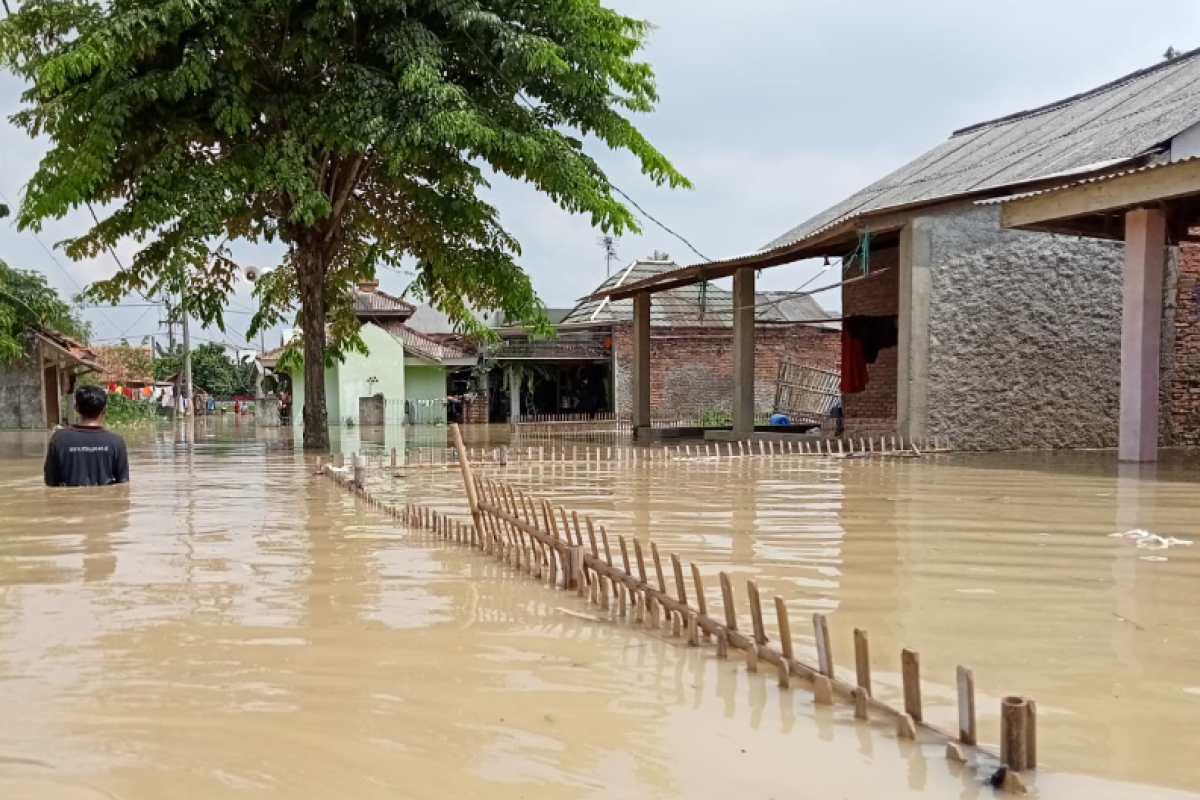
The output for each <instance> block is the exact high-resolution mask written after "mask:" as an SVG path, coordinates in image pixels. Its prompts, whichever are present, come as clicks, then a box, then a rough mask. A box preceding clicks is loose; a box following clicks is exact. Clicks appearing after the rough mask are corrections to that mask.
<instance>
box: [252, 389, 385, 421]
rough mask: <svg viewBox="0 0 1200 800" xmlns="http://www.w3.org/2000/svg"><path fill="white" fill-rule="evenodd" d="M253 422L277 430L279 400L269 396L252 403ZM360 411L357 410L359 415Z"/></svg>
mask: <svg viewBox="0 0 1200 800" xmlns="http://www.w3.org/2000/svg"><path fill="white" fill-rule="evenodd" d="M254 405H255V409H254V421H255V423H256V424H257V425H258V426H259V427H260V428H278V427H279V426H280V424H281V423H280V420H279V398H278V397H275V396H274V395H271V396H270V397H261V398H259V399H258V400H255V401H254ZM361 413H362V411H361V409H360V410H359V414H360V415H361Z"/></svg>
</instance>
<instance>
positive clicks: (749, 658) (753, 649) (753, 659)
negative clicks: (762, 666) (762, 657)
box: [746, 643, 758, 672]
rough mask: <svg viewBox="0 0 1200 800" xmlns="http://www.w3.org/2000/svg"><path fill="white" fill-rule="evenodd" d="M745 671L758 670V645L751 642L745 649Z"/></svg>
mask: <svg viewBox="0 0 1200 800" xmlns="http://www.w3.org/2000/svg"><path fill="white" fill-rule="evenodd" d="M746 671H747V672H758V645H756V644H753V643H751V644H750V649H749V650H747V651H746Z"/></svg>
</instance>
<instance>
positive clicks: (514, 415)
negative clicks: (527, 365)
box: [508, 364, 521, 425]
mask: <svg viewBox="0 0 1200 800" xmlns="http://www.w3.org/2000/svg"><path fill="white" fill-rule="evenodd" d="M520 419H521V375H520V374H519V373H518V372H517V369H516V366H515V365H513V364H509V365H508V421H509V423H510V424H513V425H515V424H517V422H519V421H520Z"/></svg>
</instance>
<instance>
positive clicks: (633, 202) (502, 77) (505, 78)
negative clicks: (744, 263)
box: [463, 28, 712, 262]
mask: <svg viewBox="0 0 1200 800" xmlns="http://www.w3.org/2000/svg"><path fill="white" fill-rule="evenodd" d="M463 33H464V34H465V35H466V37H467V38H468V39H469V40H470V41H471V45H472V46H473V47H474V48H475V50H476V51H477V52H478V53H479V55H481V56H483V60H484V61H486V62H487V63H488V65H489V66H490V67H491V68H492V71H493V72H495V73H496V77H498V78H500V80H502V81H504V82H505V83H507V84H508V88H510V89H512V90H513V93H514V94H515V95H516V96H517V97H518V98H520V100H521V101H522V102H524V103H525V105H526V107H528V108H529V110H530V111H532V112H533V115H534V119H537V118H538V116H537V108H536V107H535V106H534V104H533V103H532V102H531V101H530V100H529V98H528V97H526V96H525V94H524V93H523V92H522V91H521V90H520V89H519V88H518V87H517V85H516V84H515V83H513V82H512V81H511V80H509V79H508V76H506V75H505V74H504V73H503V72H501V71H500V68H499V67H498V66H496V62H494V61H492V59H491V56H489V55H488V54H487V53H486V52H484V49H483V48H482V47H480V46H479V42H477V41H475V37H474V36H472V35H471V32H470V31H469V30H467V29H466V28H463ZM546 127H549V126H546ZM608 185H609V186H611V187H612V189H613V191H614V192H616V193H617V194H619V195H621V197H623V198H625V201H626V202H627V203H629V204H630V205H631V206H633V207H634V208H636V209H637V210H638V211H640V212H641V213H642V214H643V215H644V216H645V217H646V219H648V220H650V221H651V222H653V223H654V224H655V225H657V226H658V227H660V228H662V229H663V230H664V231H666V232H667V233H669V234H670V235H672V236H674V237H675V238H676V239H678V240H679V241H681V242H683V243H684V244H685V245H687V247H688V249H689V250H691V251H692V252H693V253H695V254H696V255H698V256H700V258H702V259H704V260H705V261H706V262H711V261H712V259H711V258H709V257H708V256H706V255H704V253H701V252H700V251H699V250H697V249H696V247H695V245H693V244H692V243H691V242H689V241H688V240H687V239H686V238H685V237H684V236H682V235H680V234H678V233H676V232H675V231H673V230H671V229H670V228H668V227H667V226H666V225H664V224H663V223H662V222H660V221H659V220H658V219H657V218H656V217H655V216H654V215H653V214H651V213H650V212H649V211H647V210H646V209H644V208H642V207H641V205H639V204H638V202H637V201H636V200H634V199H633V198H632V197H630V196H629V195H628V194H626V193H625V192H624V191H622V189H621V187H620V186H617V185H616V184H615V183H613V182H612V181H611V180H610V181H608Z"/></svg>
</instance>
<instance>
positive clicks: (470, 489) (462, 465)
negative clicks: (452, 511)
mask: <svg viewBox="0 0 1200 800" xmlns="http://www.w3.org/2000/svg"><path fill="white" fill-rule="evenodd" d="M450 438H451V439H453V440H454V446H455V447H456V448H457V449H458V453H459V456H460V458H459V459H458V466H459V469H460V470H461V471H462V479H463V486H464V487H466V490H467V507H468V508H469V509H470V510H471V522H472V524H473V525H474V526H475V532H476V534H478V536H479V538H480V539H482V538H483V523H482V520H480V518H479V495H478V494H477V492H476V488H475V476H474V474H473V473H472V472H471V462H470V460H469V459H468V458H467V457H466V448H464V447H463V440H462V433H461V432H460V431H459V430H458V423H457V422H452V423H450Z"/></svg>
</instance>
